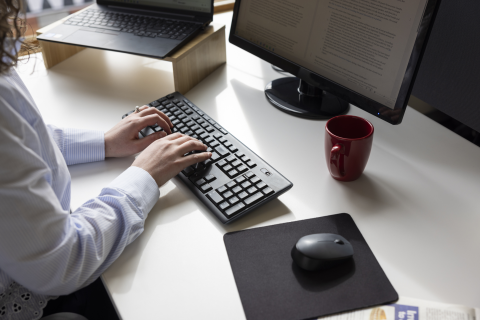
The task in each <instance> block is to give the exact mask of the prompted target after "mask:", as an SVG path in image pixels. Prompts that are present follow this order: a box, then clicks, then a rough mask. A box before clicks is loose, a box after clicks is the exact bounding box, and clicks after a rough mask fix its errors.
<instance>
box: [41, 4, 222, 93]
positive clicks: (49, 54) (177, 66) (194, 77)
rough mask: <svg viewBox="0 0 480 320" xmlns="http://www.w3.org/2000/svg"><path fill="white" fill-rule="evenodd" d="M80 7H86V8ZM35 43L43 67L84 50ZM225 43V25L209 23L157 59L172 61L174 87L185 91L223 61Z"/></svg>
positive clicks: (46, 43) (43, 29) (51, 43)
mask: <svg viewBox="0 0 480 320" xmlns="http://www.w3.org/2000/svg"><path fill="white" fill-rule="evenodd" d="M83 10H88V7H87V8H85V9H83ZM83 10H80V11H79V13H80V12H82V11H83ZM70 17H71V16H68V17H67V18H64V19H62V20H59V21H56V22H54V23H52V24H51V25H48V26H46V27H44V28H42V29H39V30H37V36H38V35H41V34H43V33H45V32H48V30H50V29H52V28H53V27H55V26H57V25H59V24H61V23H63V21H65V20H66V19H68V18H70ZM39 43H40V46H41V48H42V54H43V59H44V62H45V67H46V68H47V69H49V68H52V67H53V66H55V65H57V64H58V63H60V62H62V61H64V60H65V59H68V58H70V57H71V56H73V55H75V54H77V53H78V52H80V51H82V50H83V49H85V48H84V47H81V46H74V45H68V44H63V43H56V42H50V41H41V40H39ZM225 45H226V43H225V25H219V24H215V23H212V24H210V25H209V26H208V27H207V28H205V30H204V31H202V32H201V33H200V34H199V35H197V36H196V37H195V38H194V39H192V40H191V41H190V42H188V43H187V44H185V45H184V46H183V47H182V48H180V49H179V50H177V51H175V52H174V53H173V54H172V55H171V56H167V57H165V59H159V60H163V61H169V62H171V63H172V66H173V77H174V85H175V90H176V91H178V92H180V93H181V94H185V93H187V92H188V91H189V90H190V89H191V88H193V87H194V86H196V85H197V84H198V83H199V82H200V81H202V80H203V79H205V78H206V77H207V76H208V75H209V74H210V73H212V72H213V71H215V70H216V69H217V68H218V67H220V66H221V65H223V64H224V63H225V62H226V61H227V56H226V47H225ZM96 50H102V49H96Z"/></svg>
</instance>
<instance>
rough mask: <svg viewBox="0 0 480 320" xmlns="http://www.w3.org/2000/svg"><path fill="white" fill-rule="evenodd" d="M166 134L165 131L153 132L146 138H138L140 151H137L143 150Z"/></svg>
mask: <svg viewBox="0 0 480 320" xmlns="http://www.w3.org/2000/svg"><path fill="white" fill-rule="evenodd" d="M166 135H167V133H166V132H165V131H160V132H155V133H152V134H151V135H149V136H146V137H145V138H143V139H140V140H138V141H137V144H138V148H139V151H137V152H140V151H143V150H144V149H145V148H146V147H148V146H149V145H151V144H152V142H155V141H156V140H158V139H161V138H163V137H165V136H166Z"/></svg>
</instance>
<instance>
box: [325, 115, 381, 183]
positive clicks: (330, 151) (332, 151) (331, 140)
mask: <svg viewBox="0 0 480 320" xmlns="http://www.w3.org/2000/svg"><path fill="white" fill-rule="evenodd" d="M373 131H374V130H373V125H372V124H371V123H370V122H369V121H368V120H365V119H363V118H360V117H355V116H348V115H345V116H338V117H334V118H332V119H330V120H328V122H327V124H326V126H325V159H326V160H327V167H328V170H329V171H330V174H331V175H332V177H333V178H334V179H336V180H340V181H353V180H356V179H358V178H359V177H360V175H361V174H362V172H363V170H364V169H365V166H366V165H367V161H368V157H369V156H370V150H372V141H373Z"/></svg>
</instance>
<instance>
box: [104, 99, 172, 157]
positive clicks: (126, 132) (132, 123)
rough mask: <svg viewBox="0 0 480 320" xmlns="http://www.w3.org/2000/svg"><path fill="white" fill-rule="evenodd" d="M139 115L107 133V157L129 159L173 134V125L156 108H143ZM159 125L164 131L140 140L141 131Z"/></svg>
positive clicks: (133, 114)
mask: <svg viewBox="0 0 480 320" xmlns="http://www.w3.org/2000/svg"><path fill="white" fill-rule="evenodd" d="M140 110H141V111H140V112H139V113H132V114H130V115H129V116H128V117H125V118H124V119H122V121H120V122H119V123H117V124H116V125H115V126H114V127H113V128H112V129H110V130H108V131H107V133H105V157H106V158H108V157H127V156H131V155H133V154H135V153H138V152H140V151H143V150H144V149H145V148H146V147H148V146H149V145H150V144H151V143H152V142H154V141H155V140H158V139H160V138H163V137H165V136H166V135H167V134H171V133H172V131H171V128H173V124H172V122H171V121H170V119H169V118H168V117H167V116H166V115H165V114H164V113H163V112H160V111H158V110H157V109H156V108H150V107H148V106H143V107H141V108H140ZM155 123H156V124H158V125H159V126H160V127H161V128H162V129H163V130H164V131H160V132H156V133H153V134H151V135H149V136H147V137H145V138H143V139H138V133H139V132H140V130H142V129H143V128H145V127H147V126H153V125H154V124H155Z"/></svg>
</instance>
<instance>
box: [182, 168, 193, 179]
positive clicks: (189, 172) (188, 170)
mask: <svg viewBox="0 0 480 320" xmlns="http://www.w3.org/2000/svg"><path fill="white" fill-rule="evenodd" d="M194 172H195V169H193V168H192V167H191V166H190V167H186V168H185V169H184V170H183V171H182V173H183V174H184V175H185V176H187V177H190V176H191V175H192V174H193V173H194Z"/></svg>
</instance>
